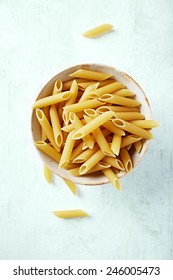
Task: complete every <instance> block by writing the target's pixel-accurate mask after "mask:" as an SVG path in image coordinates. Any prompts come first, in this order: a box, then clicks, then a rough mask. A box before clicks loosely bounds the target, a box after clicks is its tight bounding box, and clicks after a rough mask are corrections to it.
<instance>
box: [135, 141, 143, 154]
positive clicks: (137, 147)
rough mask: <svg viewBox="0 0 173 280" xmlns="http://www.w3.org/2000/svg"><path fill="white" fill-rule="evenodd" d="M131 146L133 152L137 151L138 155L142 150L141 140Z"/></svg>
mask: <svg viewBox="0 0 173 280" xmlns="http://www.w3.org/2000/svg"><path fill="white" fill-rule="evenodd" d="M133 146H134V147H135V150H136V151H137V153H140V152H141V150H142V146H143V144H142V140H139V141H137V142H135V143H133Z"/></svg>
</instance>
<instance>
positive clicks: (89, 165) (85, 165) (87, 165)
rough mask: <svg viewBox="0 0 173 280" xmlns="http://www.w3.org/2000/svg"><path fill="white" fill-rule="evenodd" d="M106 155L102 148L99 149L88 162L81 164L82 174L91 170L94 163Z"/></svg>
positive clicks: (80, 171)
mask: <svg viewBox="0 0 173 280" xmlns="http://www.w3.org/2000/svg"><path fill="white" fill-rule="evenodd" d="M104 156H105V154H104V153H103V152H102V150H98V151H97V152H96V153H94V154H93V155H92V156H91V157H90V158H89V159H88V160H87V161H86V162H84V163H83V164H82V165H81V167H80V170H79V173H80V175H83V174H85V173H86V172H88V170H90V169H91V168H92V167H93V166H94V165H96V164H97V163H98V162H99V161H100V160H102V159H103V158H104Z"/></svg>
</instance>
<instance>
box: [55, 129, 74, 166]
mask: <svg viewBox="0 0 173 280" xmlns="http://www.w3.org/2000/svg"><path fill="white" fill-rule="evenodd" d="M73 133H74V132H73V131H71V132H70V133H69V134H68V136H67V139H66V142H65V145H64V149H63V151H62V155H61V159H60V162H59V167H60V168H64V167H65V166H66V165H67V164H68V163H69V161H70V158H71V153H72V150H73V147H74V142H75V140H74V139H73V138H72V136H73Z"/></svg>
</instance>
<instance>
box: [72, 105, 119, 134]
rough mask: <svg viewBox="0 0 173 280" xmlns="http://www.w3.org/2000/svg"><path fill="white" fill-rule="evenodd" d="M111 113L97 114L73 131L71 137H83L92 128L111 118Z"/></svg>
mask: <svg viewBox="0 0 173 280" xmlns="http://www.w3.org/2000/svg"><path fill="white" fill-rule="evenodd" d="M86 102H87V101H86ZM113 115H114V112H106V113H103V114H101V115H99V116H97V117H96V118H94V119H92V120H91V121H90V122H89V123H87V124H85V125H84V126H83V127H81V128H80V129H78V130H77V131H75V132H74V134H73V139H80V138H83V137H84V136H86V135H88V134H89V133H91V132H92V131H93V130H95V129H96V128H98V127H99V126H101V125H102V124H104V123H105V122H107V121H108V120H109V119H111V118H112V117H113Z"/></svg>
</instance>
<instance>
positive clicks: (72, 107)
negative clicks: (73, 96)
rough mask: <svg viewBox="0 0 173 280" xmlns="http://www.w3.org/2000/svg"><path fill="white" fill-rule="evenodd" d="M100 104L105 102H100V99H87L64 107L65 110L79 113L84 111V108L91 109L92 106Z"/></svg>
mask: <svg viewBox="0 0 173 280" xmlns="http://www.w3.org/2000/svg"><path fill="white" fill-rule="evenodd" d="M100 105H103V102H100V101H98V100H86V101H83V102H79V103H76V104H72V105H68V106H66V107H65V108H64V110H66V111H68V112H73V113H77V112H80V111H83V110H84V109H91V108H95V107H98V106H100Z"/></svg>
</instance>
